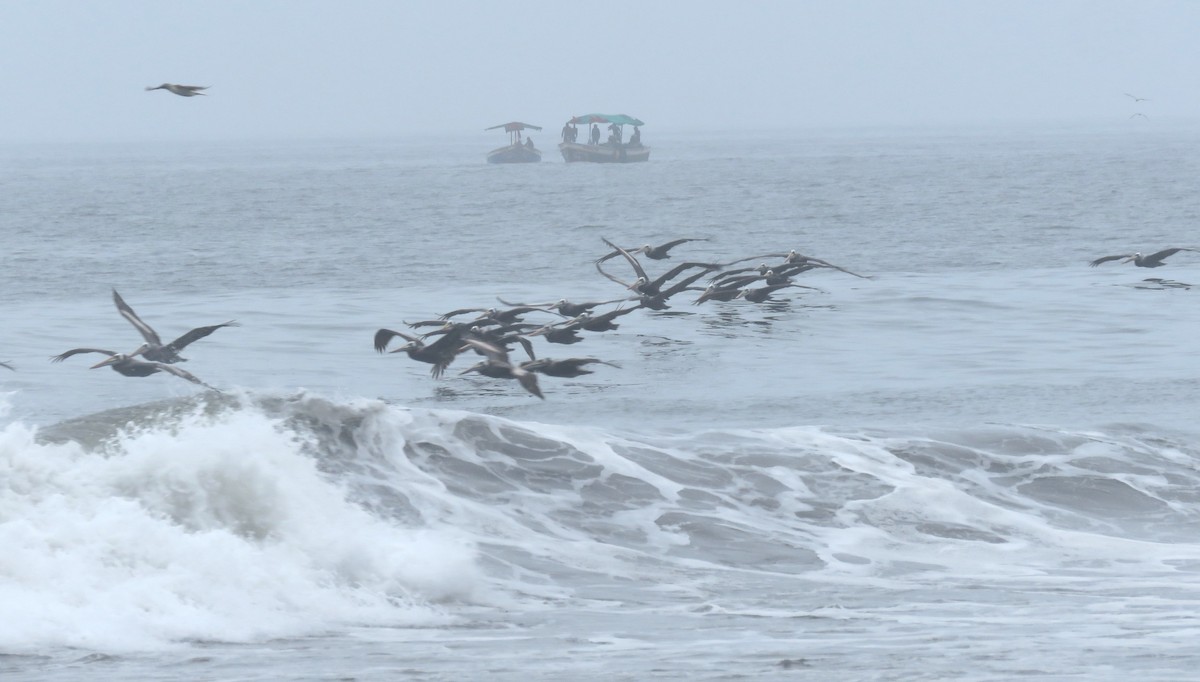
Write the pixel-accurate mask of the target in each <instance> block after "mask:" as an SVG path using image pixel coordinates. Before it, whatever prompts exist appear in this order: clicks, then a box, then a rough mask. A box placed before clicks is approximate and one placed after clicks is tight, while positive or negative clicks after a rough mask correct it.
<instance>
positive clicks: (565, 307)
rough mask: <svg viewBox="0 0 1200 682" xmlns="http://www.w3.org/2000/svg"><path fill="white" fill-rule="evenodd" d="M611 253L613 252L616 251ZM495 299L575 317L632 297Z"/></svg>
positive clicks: (509, 304) (513, 304)
mask: <svg viewBox="0 0 1200 682" xmlns="http://www.w3.org/2000/svg"><path fill="white" fill-rule="evenodd" d="M613 253H614V254H615V253H616V252H613ZM496 300H498V301H500V302H501V303H503V304H504V305H508V306H532V307H534V308H541V309H543V310H553V311H556V312H558V313H559V314H560V315H565V316H566V317H575V316H577V315H580V314H582V313H586V312H590V311H591V309H592V308H595V307H596V306H598V305H605V304H607V303H621V302H622V301H630V300H633V299H629V298H615V299H613V300H611V301H587V302H584V303H572V302H571V301H568V300H567V299H565V298H560V299H558V300H557V301H555V302H554V303H509V302H508V301H506V300H504V299H502V298H500V297H499V296H497V297H496Z"/></svg>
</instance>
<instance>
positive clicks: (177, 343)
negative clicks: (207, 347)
mask: <svg viewBox="0 0 1200 682" xmlns="http://www.w3.org/2000/svg"><path fill="white" fill-rule="evenodd" d="M240 326H242V325H241V324H239V323H238V322H237V321H235V320H230V321H228V322H222V323H221V324H214V325H212V326H210V327H196V328H195V329H193V330H192V331H190V332H188V333H186V334H184V335H183V336H181V337H179V338H178V339H175V340H174V341H172V342H171V343H169V344H167V347H168V348H171V349H174V350H175V351H177V352H178V351H181V350H183V349H184V348H186V347H187V346H188V345H190V344H191V343H192V342H193V341H199V340H200V339H203V338H204V337H206V336H208V335H209V334H211V333H213V332H215V331H217V330H218V329H220V328H221V327H240Z"/></svg>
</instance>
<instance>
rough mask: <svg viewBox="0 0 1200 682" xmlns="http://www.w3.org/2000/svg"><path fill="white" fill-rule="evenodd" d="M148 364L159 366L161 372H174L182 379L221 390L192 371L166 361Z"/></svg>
mask: <svg viewBox="0 0 1200 682" xmlns="http://www.w3.org/2000/svg"><path fill="white" fill-rule="evenodd" d="M147 364H150V365H154V366H155V367H157V368H158V371H160V372H166V373H167V374H174V375H175V376H177V377H179V378H180V379H187V380H188V381H190V382H192V383H193V384H200V385H201V386H203V387H205V388H212V390H214V391H217V390H219V389H216V388H213V387H212V386H209V385H208V384H206V383H204V382H203V381H200V379H198V378H196V375H195V374H192V373H191V372H189V371H187V370H186V369H183V368H180V367H176V366H175V365H168V364H166V363H164V362H150V363H147Z"/></svg>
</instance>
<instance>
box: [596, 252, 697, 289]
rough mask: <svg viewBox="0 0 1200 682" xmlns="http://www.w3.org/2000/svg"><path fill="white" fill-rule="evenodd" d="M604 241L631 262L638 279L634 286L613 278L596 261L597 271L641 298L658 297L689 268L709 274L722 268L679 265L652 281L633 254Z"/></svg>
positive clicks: (687, 264)
mask: <svg viewBox="0 0 1200 682" xmlns="http://www.w3.org/2000/svg"><path fill="white" fill-rule="evenodd" d="M603 241H604V243H605V244H608V245H609V246H610V247H612V248H613V249H615V250H616V251H617V253H619V254H620V255H622V256H624V257H625V260H627V261H629V265H630V266H632V267H633V271H634V273H635V274H636V275H637V279H635V280H634V281H633V283H632V284H629V283H626V282H624V281H622V280H620V279H617V278H616V277H613V276H612V275H610V274H608V273H607V272H605V271H604V269H603V268H601V267H600V262H601V261H596V270H597V271H599V273H600V274H601V275H604V276H605V277H607V278H609V279H611V280H612V281H614V282H616V283H617V284H620V285H623V286H624V287H625V288H626V289H630V290H632V291H634V292H635V293H637V294H638V295H639V296H645V295H648V296H657V295H659V294H661V293H662V287H663V285H664V284H666V283H667V282H669V281H670V280H671V279H673V278H674V277H676V276H677V275H679V273H681V272H683V271H684V270H687V269H688V268H704V269H705V272H708V271H710V270H716V269H718V268H719V267H720V266H718V265H714V264H712V263H680V264H679V265H676V266H675V267H673V268H671V269H670V270H669V271H668V272H667V273H666V274H664V275H662V276H660V277H658V278H657V279H654V280H651V279H650V276H649V275H647V274H646V271H645V269H643V268H642V264H641V263H639V262H638V260H637V259H636V258H634V257H633V254H631V253H629V252H628V251H626V250H625V249H623V248H621V247H619V246H617V245H616V244H613V243H612V242H610V241H608V240H607V239H604V240H603Z"/></svg>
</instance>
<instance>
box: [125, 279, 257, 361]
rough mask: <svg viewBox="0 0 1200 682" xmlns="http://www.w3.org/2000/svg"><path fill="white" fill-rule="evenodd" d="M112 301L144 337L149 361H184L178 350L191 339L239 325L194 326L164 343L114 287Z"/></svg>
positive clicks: (198, 338) (190, 341)
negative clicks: (169, 341) (222, 328)
mask: <svg viewBox="0 0 1200 682" xmlns="http://www.w3.org/2000/svg"><path fill="white" fill-rule="evenodd" d="M113 303H114V304H116V306H117V311H118V312H120V313H121V317H124V318H125V319H126V320H129V324H132V325H133V326H134V328H135V329H137V330H138V332H140V333H141V335H142V338H144V339H146V350H145V352H143V353H142V356H143V357H144V358H146V359H147V360H149V361H151V362H165V363H167V364H171V363H174V362H186V360H185V359H184V358H181V357H179V351H181V350H183V349H184V348H186V347H187V346H188V345H190V344H191V343H192V342H193V341H199V340H200V339H202V338H204V337H206V336H208V335H209V334H211V333H213V332H215V331H217V330H218V329H220V328H221V327H238V326H241V325H239V324H238V323H237V322H235V321H233V320H230V321H228V322H222V323H221V324H214V325H212V326H209V327H196V328H195V329H193V330H191V331H190V332H188V333H186V334H184V335H183V336H181V337H179V338H177V339H175V340H174V341H172V342H171V343H168V344H165V345H164V344H163V342H162V339H161V338H159V336H158V332H156V331H154V328H153V327H151V326H150V325H148V324H146V323H145V322H143V321H142V318H140V317H138V315H137V313H135V312H133V308H130V307H129V304H128V303H126V302H125V299H123V298H121V295H120V294H118V293H117V290H116V289H113Z"/></svg>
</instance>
